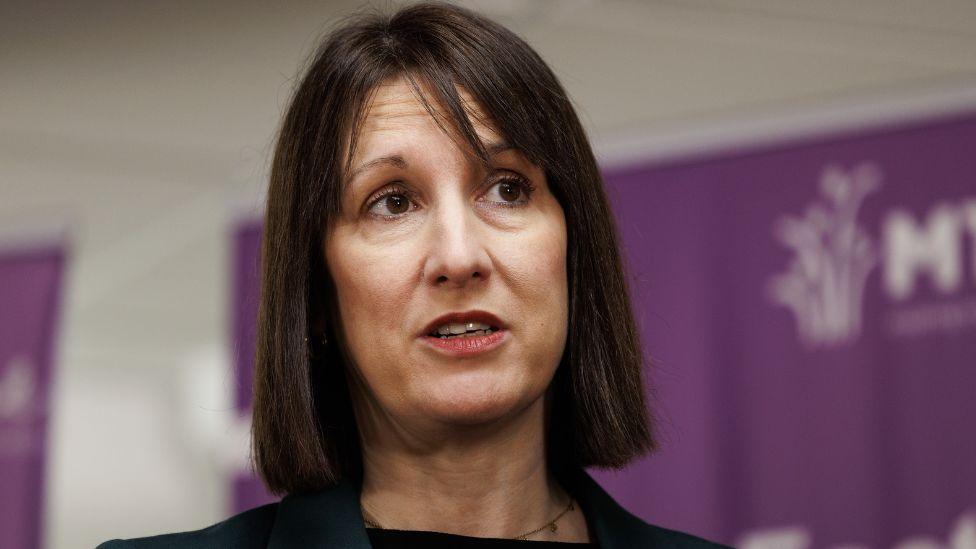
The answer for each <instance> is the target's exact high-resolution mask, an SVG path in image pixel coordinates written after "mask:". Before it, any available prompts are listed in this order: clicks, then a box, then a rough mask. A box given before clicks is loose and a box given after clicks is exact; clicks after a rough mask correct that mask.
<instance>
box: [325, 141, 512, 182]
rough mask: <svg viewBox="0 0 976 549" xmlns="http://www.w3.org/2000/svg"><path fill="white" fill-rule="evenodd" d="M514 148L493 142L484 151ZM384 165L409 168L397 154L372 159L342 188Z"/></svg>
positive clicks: (506, 143) (493, 153) (357, 170)
mask: <svg viewBox="0 0 976 549" xmlns="http://www.w3.org/2000/svg"><path fill="white" fill-rule="evenodd" d="M514 148H515V147H513V146H512V145H511V144H509V143H508V142H506V141H493V142H491V143H488V144H487V145H485V149H486V150H487V151H488V156H495V155H496V154H499V153H502V152H505V151H507V150H509V149H514ZM384 164H385V165H389V166H394V167H396V168H399V169H401V170H405V169H407V168H408V167H409V166H410V164H409V163H408V162H407V160H406V159H405V158H403V155H401V154H399V153H397V154H391V155H388V156H380V157H378V158H374V159H372V160H368V161H366V162H363V163H362V164H360V165H359V166H358V167H357V168H356V169H354V170H352V171H351V172H349V177H347V178H346V179H345V181H344V182H343V186H347V185H348V184H349V183H351V182H352V181H353V180H354V179H356V177H358V176H359V174H361V173H363V172H365V171H367V170H369V169H372V168H375V167H376V166H382V165H384Z"/></svg>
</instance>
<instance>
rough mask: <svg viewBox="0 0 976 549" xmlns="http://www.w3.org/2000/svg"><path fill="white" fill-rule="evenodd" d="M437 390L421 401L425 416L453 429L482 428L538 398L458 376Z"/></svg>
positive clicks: (495, 383) (522, 389)
mask: <svg viewBox="0 0 976 549" xmlns="http://www.w3.org/2000/svg"><path fill="white" fill-rule="evenodd" d="M462 377H463V378H462V379H453V380H451V381H450V382H449V383H444V384H443V385H442V386H440V387H437V390H436V391H434V392H433V394H430V395H428V398H426V399H424V401H425V407H426V408H427V409H428V412H429V413H430V414H431V415H432V416H434V417H436V418H438V420H439V421H441V422H443V423H447V424H454V425H472V426H473V425H484V424H486V423H491V422H494V421H498V420H501V419H504V418H507V417H510V416H512V415H513V414H518V413H519V412H522V411H524V410H525V409H527V408H528V407H529V405H530V404H532V402H534V401H535V400H536V399H538V398H540V397H541V396H542V392H539V394H534V393H535V391H529V390H527V388H526V387H518V386H512V385H511V384H507V383H500V382H499V381H500V380H497V379H488V380H486V379H483V378H482V379H479V376H462Z"/></svg>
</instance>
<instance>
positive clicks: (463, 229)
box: [424, 197, 491, 288]
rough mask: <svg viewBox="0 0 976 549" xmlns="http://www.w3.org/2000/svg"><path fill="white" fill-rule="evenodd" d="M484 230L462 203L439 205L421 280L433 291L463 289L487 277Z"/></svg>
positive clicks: (450, 202) (429, 236)
mask: <svg viewBox="0 0 976 549" xmlns="http://www.w3.org/2000/svg"><path fill="white" fill-rule="evenodd" d="M484 229H485V228H484V227H483V226H482V224H481V222H480V221H479V220H478V219H477V215H476V214H475V213H474V212H473V211H471V209H470V208H469V207H468V206H467V205H466V204H464V201H463V199H461V198H460V197H458V198H457V199H456V200H450V201H449V202H441V204H440V205H439V207H437V208H436V212H435V214H434V216H433V219H432V223H431V226H430V232H429V233H428V239H427V242H429V243H430V244H429V247H428V248H427V249H428V253H427V258H426V262H425V265H424V278H425V279H426V280H427V282H428V283H429V284H431V285H432V286H435V287H444V288H465V287H468V286H469V285H471V284H477V283H484V282H485V281H487V280H488V277H489V276H491V259H490V256H489V254H488V249H487V248H486V236H487V235H486V234H485V230H484Z"/></svg>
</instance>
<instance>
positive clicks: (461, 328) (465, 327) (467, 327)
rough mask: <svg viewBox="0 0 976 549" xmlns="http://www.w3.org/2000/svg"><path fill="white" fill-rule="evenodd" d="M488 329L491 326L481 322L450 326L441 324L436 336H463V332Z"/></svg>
mask: <svg viewBox="0 0 976 549" xmlns="http://www.w3.org/2000/svg"><path fill="white" fill-rule="evenodd" d="M490 328H491V326H489V325H487V324H483V323H481V322H463V323H462V322H452V323H450V324H442V325H441V326H440V327H439V328H437V333H438V335H452V334H453V335H456V334H463V333H464V332H475V331H478V330H488V329H490Z"/></svg>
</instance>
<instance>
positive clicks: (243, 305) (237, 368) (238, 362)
mask: <svg viewBox="0 0 976 549" xmlns="http://www.w3.org/2000/svg"><path fill="white" fill-rule="evenodd" d="M260 257H261V223H260V222H259V221H244V222H241V223H240V224H239V225H238V226H237V227H236V228H235V230H234V235H233V258H232V261H233V270H232V277H233V282H232V288H231V290H232V299H231V306H232V307H233V310H232V320H231V327H232V330H233V334H232V341H233V347H232V349H233V354H232V357H233V360H234V373H235V380H236V382H235V391H234V406H235V408H236V409H237V413H238V415H239V417H240V418H242V419H243V420H247V418H250V415H251V381H252V379H253V377H254V352H255V345H256V332H255V330H256V328H257V317H258V302H259V298H260V295H261V273H260ZM248 463H250V460H248ZM231 491H232V494H231V506H232V508H231V511H232V512H234V513H237V512H240V511H244V510H247V509H250V508H252V507H257V506H258V505H263V504H265V503H268V502H270V501H274V500H275V499H277V498H274V497H273V496H271V495H270V494H268V492H267V490H265V488H264V485H263V484H262V482H261V480H260V479H259V478H258V477H257V476H256V475H255V473H254V471H252V470H250V469H246V470H243V471H238V472H236V473H235V474H234V477H233V479H232V486H231Z"/></svg>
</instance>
